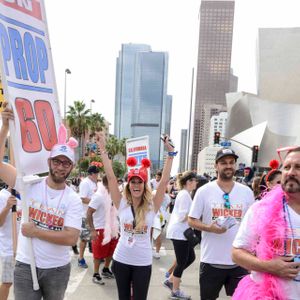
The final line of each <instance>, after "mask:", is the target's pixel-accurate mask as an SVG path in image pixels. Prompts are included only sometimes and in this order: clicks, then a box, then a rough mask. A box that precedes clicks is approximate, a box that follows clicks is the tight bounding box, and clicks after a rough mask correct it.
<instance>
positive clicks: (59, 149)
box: [50, 144, 75, 164]
mask: <svg viewBox="0 0 300 300" xmlns="http://www.w3.org/2000/svg"><path fill="white" fill-rule="evenodd" d="M59 155H63V156H65V157H67V158H68V159H69V160H71V161H72V163H73V164H74V163H75V154H74V150H73V149H72V148H71V147H70V146H69V145H67V144H64V145H62V144H56V145H54V146H53V148H52V150H51V152H50V158H53V157H57V156H59Z"/></svg>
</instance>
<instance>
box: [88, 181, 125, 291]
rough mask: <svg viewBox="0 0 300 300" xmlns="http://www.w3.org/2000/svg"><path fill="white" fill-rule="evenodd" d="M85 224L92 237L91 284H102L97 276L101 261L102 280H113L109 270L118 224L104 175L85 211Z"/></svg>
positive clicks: (116, 241) (116, 240)
mask: <svg viewBox="0 0 300 300" xmlns="http://www.w3.org/2000/svg"><path fill="white" fill-rule="evenodd" d="M87 223H88V224H89V227H90V230H91V237H92V248H93V257H94V274H93V282H94V283H97V284H100V285H102V284H104V282H103V281H102V277H101V276H100V274H99V268H100V263H101V260H102V259H103V260H104V267H103V269H102V272H101V275H102V276H103V277H104V278H114V275H113V273H112V272H111V270H110V269H109V267H110V263H111V259H112V256H113V254H114V251H115V248H116V246H117V243H118V231H119V224H118V219H117V210H116V208H115V207H114V206H113V204H112V200H111V196H110V194H109V190H108V181H107V177H106V175H104V176H103V178H102V183H100V184H99V187H98V190H97V192H96V193H94V195H93V196H92V200H91V202H90V203H89V208H88V211H87Z"/></svg>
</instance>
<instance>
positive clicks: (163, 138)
mask: <svg viewBox="0 0 300 300" xmlns="http://www.w3.org/2000/svg"><path fill="white" fill-rule="evenodd" d="M160 139H161V140H162V141H163V142H165V140H166V136H165V135H164V134H162V135H161V136H160ZM169 144H170V146H171V147H173V148H175V146H174V143H173V141H172V140H171V139H170V138H169Z"/></svg>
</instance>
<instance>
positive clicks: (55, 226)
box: [16, 179, 82, 269]
mask: <svg viewBox="0 0 300 300" xmlns="http://www.w3.org/2000/svg"><path fill="white" fill-rule="evenodd" d="M16 190H18V187H16ZM26 196H27V200H28V204H29V218H31V219H32V220H33V221H34V223H35V224H36V226H37V227H38V228H40V229H43V230H53V231H61V230H63V229H64V227H65V226H66V227H72V228H75V229H78V230H80V229H81V222H82V217H81V216H82V203H81V199H80V198H79V196H78V195H77V194H76V193H75V192H74V191H73V190H72V189H71V188H70V187H68V186H66V187H65V189H64V190H54V189H51V188H49V186H47V185H46V180H45V179H44V180H43V181H41V182H39V183H35V184H32V185H31V186H30V187H29V188H28V190H27V195H26ZM22 201H23V200H22ZM23 222H24V219H23V218H22V223H23ZM31 240H32V245H33V252H34V257H35V262H36V266H37V267H38V268H42V269H48V268H56V267H60V266H64V265H66V264H68V263H69V262H70V261H71V257H70V251H69V250H70V246H63V245H58V244H54V243H50V242H47V241H44V240H41V239H38V238H32V239H31ZM28 242H29V239H28V238H26V237H25V236H23V235H22V232H21V231H20V232H19V240H18V250H17V257H16V260H17V261H20V262H23V263H26V264H29V263H30V257H29V251H28Z"/></svg>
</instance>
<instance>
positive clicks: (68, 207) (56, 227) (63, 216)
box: [0, 107, 82, 300]
mask: <svg viewBox="0 0 300 300" xmlns="http://www.w3.org/2000/svg"><path fill="white" fill-rule="evenodd" d="M1 115H2V127H1V130H0V150H1V151H0V178H1V179H2V180H3V181H4V182H5V183H6V184H7V185H8V186H12V187H15V189H16V190H17V191H20V190H21V186H20V182H19V180H18V181H17V171H16V169H15V167H13V166H12V165H10V164H6V163H4V162H3V152H4V151H3V147H4V145H5V138H6V136H7V133H8V129H9V122H8V120H9V119H11V120H13V119H14V116H13V112H12V110H11V109H8V108H7V107H5V109H4V111H3V112H2V113H1ZM76 146H77V142H76V141H75V140H74V139H70V140H69V141H68V142H66V128H65V127H64V126H63V125H62V126H61V127H60V129H59V133H58V144H56V145H54V146H53V147H52V149H51V152H50V157H49V158H48V166H49V175H48V177H47V178H45V179H43V180H41V181H40V182H38V183H35V184H32V185H30V186H28V188H27V189H26V198H27V202H28V208H29V219H30V222H27V220H24V218H23V217H24V215H22V225H21V231H20V232H19V237H18V248H17V256H16V265H15V271H14V294H15V300H24V299H35V300H40V299H42V298H43V299H55V300H63V299H64V294H65V290H66V288H67V285H68V281H69V277H70V271H71V264H70V261H71V257H70V251H69V249H70V246H72V245H74V244H75V243H76V241H77V239H78V237H79V233H80V225H81V214H82V204H81V201H80V198H79V196H78V195H77V194H76V193H75V192H74V191H73V190H72V189H71V188H70V187H68V186H67V185H66V183H65V181H66V179H67V177H68V176H69V174H70V173H71V170H72V168H73V166H74V163H75V154H74V149H73V148H74V147H76ZM28 238H31V241H32V247H33V253H34V259H35V263H36V271H37V279H38V283H39V286H40V289H39V290H37V291H36V290H33V281H32V275H31V269H30V262H31V259H32V257H31V256H30V253H29V251H28Z"/></svg>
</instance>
